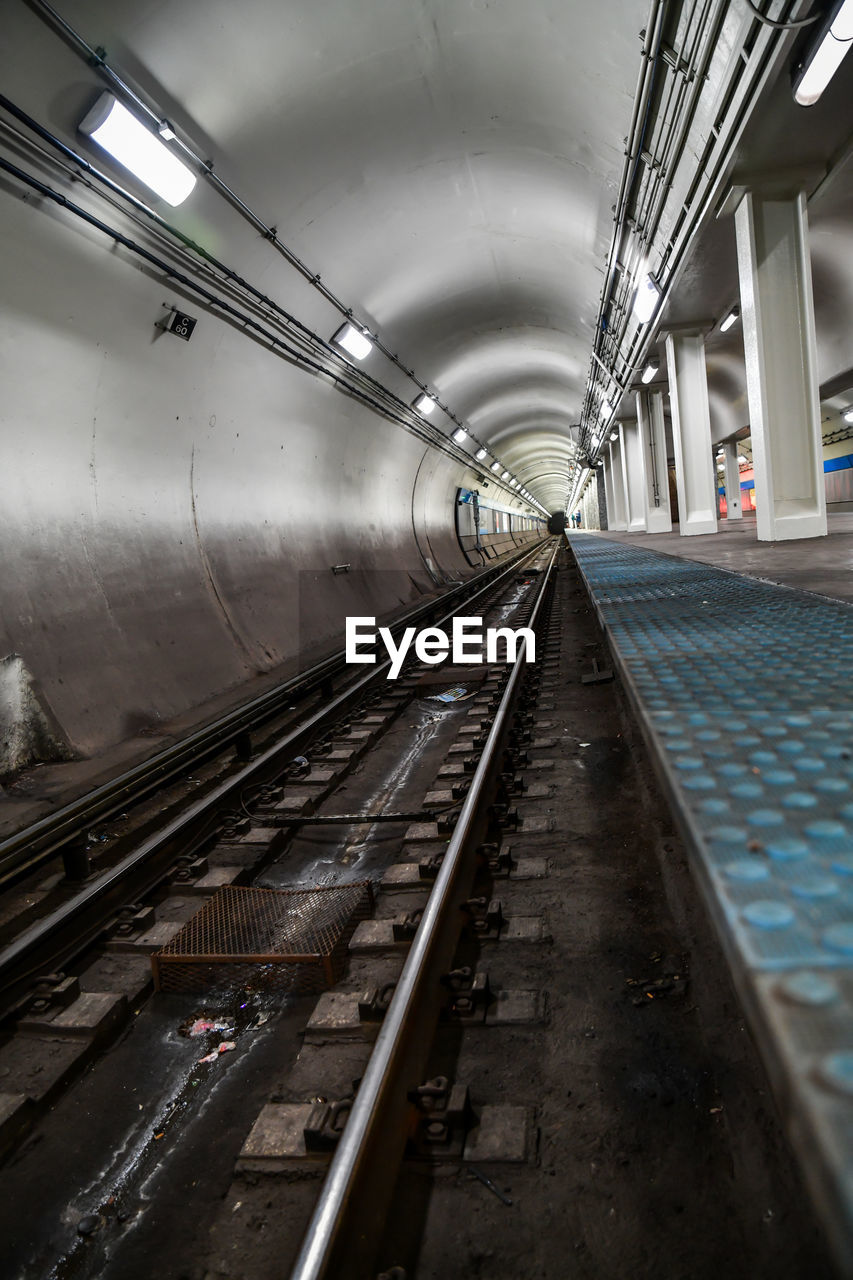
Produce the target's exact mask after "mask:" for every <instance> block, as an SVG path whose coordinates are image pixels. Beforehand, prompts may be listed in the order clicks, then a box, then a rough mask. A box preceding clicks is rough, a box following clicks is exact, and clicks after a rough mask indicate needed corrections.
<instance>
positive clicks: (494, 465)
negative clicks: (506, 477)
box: [492, 462, 501, 471]
mask: <svg viewBox="0 0 853 1280" xmlns="http://www.w3.org/2000/svg"><path fill="white" fill-rule="evenodd" d="M500 469H501V464H500V463H499V462H493V463H492V470H493V471H500Z"/></svg>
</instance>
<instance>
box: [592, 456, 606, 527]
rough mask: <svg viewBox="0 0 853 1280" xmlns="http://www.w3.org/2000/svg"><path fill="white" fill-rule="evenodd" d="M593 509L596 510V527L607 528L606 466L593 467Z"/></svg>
mask: <svg viewBox="0 0 853 1280" xmlns="http://www.w3.org/2000/svg"><path fill="white" fill-rule="evenodd" d="M595 509H596V511H597V512H598V528H599V529H606V528H607V519H608V516H607V467H606V465H605V464H604V463H603V462H602V465H601V466H599V467H596V468H595Z"/></svg>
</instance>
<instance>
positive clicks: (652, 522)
mask: <svg viewBox="0 0 853 1280" xmlns="http://www.w3.org/2000/svg"><path fill="white" fill-rule="evenodd" d="M637 425H638V427H639V434H640V445H641V448H642V451H643V472H644V479H645V494H644V502H645V513H646V533H671V532H672V513H671V511H670V508H669V472H668V469H667V465H666V423H665V422H664V417H663V395H662V393H661V392H660V391H638V392H637Z"/></svg>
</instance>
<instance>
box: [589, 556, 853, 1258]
mask: <svg viewBox="0 0 853 1280" xmlns="http://www.w3.org/2000/svg"><path fill="white" fill-rule="evenodd" d="M569 541H570V544H571V547H572V550H573V551H574V553H575V556H576V558H577V561H578V565H579V567H580V570H581V572H582V574H583V576H584V579H585V581H586V585H587V587H588V589H589V592H590V596H591V598H592V601H593V603H594V605H595V608H596V611H597V613H598V616H599V620H600V621H601V623H602V626H603V627H604V629H605V631H606V633H607V635H608V638H609V641H610V644H611V647H612V649H613V653H614V658H615V659H616V662H617V664H618V666H619V668H620V670H621V673H622V676H623V679H624V681H625V683H626V686H627V688H628V689H629V691H630V693H631V694H632V696H633V699H634V702H635V705H636V709H637V712H638V714H639V716H640V718H641V721H642V723H643V725H644V728H645V729H646V732H647V735H648V738H649V741H650V744H651V746H652V748H653V750H654V751H655V752H656V755H657V757H658V762H659V764H660V767H661V770H662V773H663V776H664V777H665V779H666V781H667V783H668V787H669V790H670V795H671V799H672V802H673V805H674V807H675V809H676V812H677V814H678V816H679V818H680V820H681V823H682V826H683V829H684V831H685V833H686V835H687V836H688V841H689V844H690V851H691V856H692V858H693V859H694V867H695V870H696V871H697V874H698V879H699V881H700V883H701V885H702V887H703V890H704V891H705V894H706V898H707V900H708V902H709V905H710V907H711V911H712V914H713V916H714V919H715V922H716V924H717V927H718V930H719V932H720V936H721V940H722V942H723V946H724V950H725V952H726V954H727V956H728V958H729V960H730V962H731V964H732V968H733V974H734V977H735V980H736V983H737V985H738V988H739V990H740V992H741V995H742V997H743V999H744V1004H745V1007H746V1010H747V1013H748V1014H749V1016H750V1018H751V1020H752V1022H753V1030H754V1031H755V1033H756V1036H757V1037H758V1039H759V1043H760V1045H761V1047H762V1051H763V1053H764V1056H765V1059H766V1060H767V1061H768V1067H769V1069H770V1073H771V1076H773V1077H774V1079H775V1080H776V1081H777V1083H778V1084H779V1088H780V1090H781V1095H782V1096H781V1098H780V1100H781V1101H782V1102H783V1104H784V1105H788V1106H790V1107H791V1108H792V1109H793V1112H794V1114H795V1116H796V1120H795V1123H794V1124H793V1126H792V1127H793V1128H794V1129H795V1130H796V1131H797V1133H798V1135H799V1137H798V1146H799V1148H800V1151H801V1154H802V1155H803V1158H804V1160H805V1163H806V1167H807V1173H808V1174H809V1177H810V1179H811V1181H812V1184H813V1187H814V1189H815V1190H816V1192H817V1195H818V1200H819V1201H820V1202H821V1205H822V1207H823V1208H824V1210H825V1211H826V1216H827V1220H828V1224H829V1227H830V1231H831V1234H832V1235H833V1238H834V1240H835V1244H836V1246H837V1249H838V1252H839V1256H840V1257H841V1260H842V1267H843V1269H844V1271H845V1272H849V1273H850V1274H851V1275H853V607H851V606H850V605H849V604H846V603H844V602H843V601H834V600H828V599H825V598H823V597H820V596H816V595H810V594H809V593H808V592H804V591H794V590H790V589H788V588H785V587H777V586H774V585H772V584H770V583H764V582H760V581H758V580H756V579H752V578H746V577H741V576H740V575H738V574H735V573H731V572H728V571H725V570H721V569H715V568H712V567H711V566H709V565H705V564H700V563H696V562H693V561H688V560H681V559H678V558H675V557H673V556H665V555H661V554H659V553H657V552H652V551H646V550H643V549H642V548H639V547H632V546H626V545H625V544H623V543H617V542H610V541H607V540H606V539H605V538H601V537H593V536H590V535H584V534H579V535H573V536H572V537H571V538H570V539H569ZM792 1028H794V1030H792ZM804 1122H805V1124H806V1128H805V1129H803V1127H802V1126H803V1123H804Z"/></svg>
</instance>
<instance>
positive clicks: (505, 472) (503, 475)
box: [501, 471, 509, 480]
mask: <svg viewBox="0 0 853 1280" xmlns="http://www.w3.org/2000/svg"><path fill="white" fill-rule="evenodd" d="M508 479H509V472H508V471H504V472H503V474H502V475H501V480H508Z"/></svg>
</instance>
